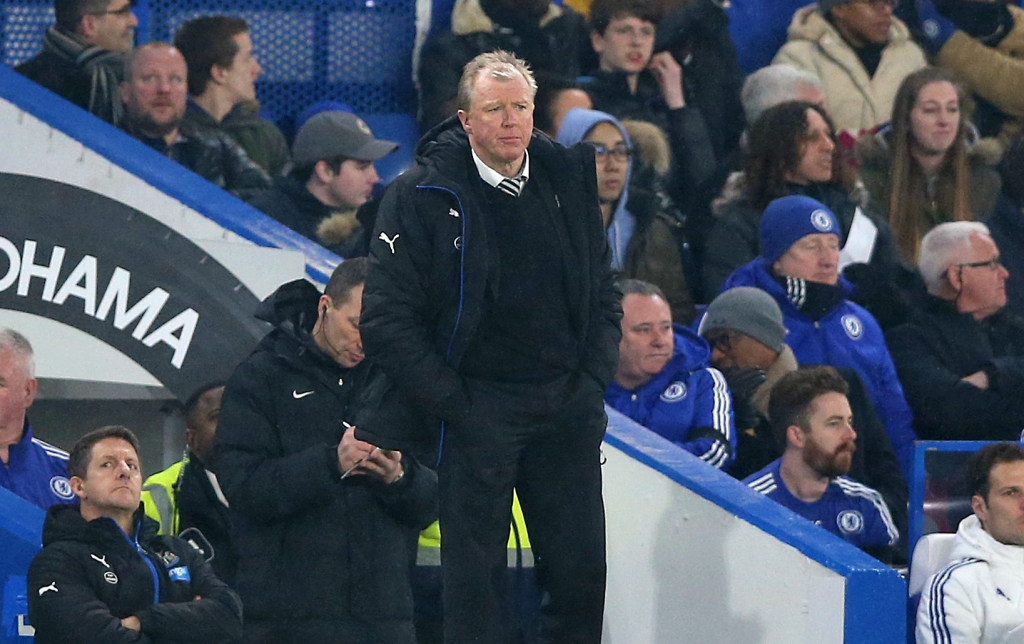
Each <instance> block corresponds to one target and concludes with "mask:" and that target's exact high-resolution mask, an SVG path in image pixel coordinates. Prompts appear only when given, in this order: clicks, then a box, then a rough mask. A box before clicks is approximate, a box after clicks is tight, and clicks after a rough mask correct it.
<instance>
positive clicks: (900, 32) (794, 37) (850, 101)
mask: <svg viewBox="0 0 1024 644" xmlns="http://www.w3.org/2000/svg"><path fill="white" fill-rule="evenodd" d="M895 5H896V0H818V3H817V5H810V6H807V7H804V8H803V9H800V10H799V11H797V12H796V14H795V15H794V16H793V22H792V23H791V24H790V26H789V40H788V42H786V44H785V45H783V46H782V49H780V50H779V53H778V54H776V55H775V59H774V60H773V61H772V63H788V64H790V65H793V66H794V67H799V68H801V69H806V70H807V71H809V72H812V73H814V74H815V75H816V76H817V77H818V78H820V79H821V81H822V82H823V83H824V85H825V97H826V100H827V103H828V111H829V113H830V114H831V115H832V119H833V120H834V121H835V124H836V128H837V129H839V130H850V131H852V132H853V133H854V134H856V133H858V132H859V131H860V130H865V129H870V128H873V127H874V126H876V125H878V124H879V123H885V122H886V121H888V120H889V118H890V117H891V116H892V103H893V100H894V99H895V98H896V90H897V89H898V88H899V86H900V83H902V82H903V79H904V78H906V77H907V75H908V74H910V73H911V72H913V71H916V70H918V69H920V68H922V67H924V66H925V65H926V64H927V62H926V61H925V57H924V52H923V51H922V50H921V48H920V47H918V46H917V45H916V44H915V43H914V41H913V40H911V38H910V31H909V30H908V29H907V26H906V25H905V24H903V22H902V21H901V20H900V19H899V18H897V17H895V16H894V15H893V13H892V12H893V7H894V6H895Z"/></svg>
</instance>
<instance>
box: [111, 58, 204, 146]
mask: <svg viewBox="0 0 1024 644" xmlns="http://www.w3.org/2000/svg"><path fill="white" fill-rule="evenodd" d="M187 94H188V68H187V66H186V65H185V59H184V58H183V57H182V55H181V53H180V52H179V51H178V50H177V49H174V48H172V47H149V48H146V49H144V50H143V51H141V52H139V54H138V56H136V58H135V62H134V64H133V66H132V75H131V79H130V80H127V81H125V82H124V83H121V98H122V99H123V100H124V103H125V108H126V111H127V114H128V119H129V121H130V122H131V123H132V124H133V125H134V126H135V127H136V128H138V129H139V130H140V131H142V132H143V133H144V134H147V135H149V136H166V135H167V134H170V133H171V132H173V131H174V130H175V129H177V127H178V125H179V124H180V123H181V119H182V117H184V116H185V98H186V96H187Z"/></svg>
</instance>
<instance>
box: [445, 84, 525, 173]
mask: <svg viewBox="0 0 1024 644" xmlns="http://www.w3.org/2000/svg"><path fill="white" fill-rule="evenodd" d="M532 94H533V92H532V91H531V90H530V86H529V85H528V84H527V82H526V79H525V78H523V77H522V75H521V74H515V75H513V77H512V78H508V79H506V78H500V79H499V78H494V77H493V76H491V74H490V72H488V71H487V70H484V71H482V72H481V73H480V74H479V75H478V76H477V77H476V81H475V82H474V84H473V93H472V99H471V102H470V106H469V110H468V111H463V110H459V120H460V121H461V122H462V127H463V129H465V130H466V134H467V135H468V136H469V142H470V145H472V146H473V150H474V151H475V152H476V153H477V156H479V157H480V159H481V160H482V161H483V162H484V163H485V164H486V165H487V166H488V167H490V168H492V169H495V170H498V171H499V172H500V171H501V168H507V167H508V166H510V165H513V164H515V163H517V162H520V161H521V160H522V159H523V155H524V154H525V153H526V146H528V145H529V144H530V137H531V136H533V95H532ZM517 169H518V168H517Z"/></svg>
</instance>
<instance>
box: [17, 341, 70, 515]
mask: <svg viewBox="0 0 1024 644" xmlns="http://www.w3.org/2000/svg"><path fill="white" fill-rule="evenodd" d="M38 387H39V385H38V383H37V382H36V378H35V360H34V358H33V353H32V345H31V344H29V341H28V339H26V338H25V336H23V335H21V334H20V333H18V332H17V331H14V330H13V329H0V487H2V488H5V489H7V490H10V491H11V492H13V493H14V494H17V495H18V496H20V497H21V498H23V499H25V500H27V501H30V502H31V503H34V504H36V505H38V506H39V507H41V508H43V509H44V510H45V509H46V508H48V507H50V506H51V505H56V504H58V503H70V502H71V501H73V500H74V498H75V495H74V493H73V492H72V491H71V483H70V481H69V480H68V472H67V469H68V453H67V452H65V451H64V450H62V449H60V448H58V447H55V446H53V445H50V444H49V443H45V442H43V441H41V440H39V439H38V438H36V437H35V436H33V434H32V426H31V425H30V424H29V422H28V418H27V417H26V412H27V411H28V408H29V407H30V406H32V403H33V402H34V401H35V398H36V389H37V388H38Z"/></svg>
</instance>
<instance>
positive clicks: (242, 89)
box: [216, 33, 263, 105]
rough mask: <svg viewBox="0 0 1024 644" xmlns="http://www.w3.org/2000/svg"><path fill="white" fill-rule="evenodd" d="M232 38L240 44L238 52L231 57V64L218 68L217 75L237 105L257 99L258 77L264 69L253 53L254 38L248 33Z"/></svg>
mask: <svg viewBox="0 0 1024 644" xmlns="http://www.w3.org/2000/svg"><path fill="white" fill-rule="evenodd" d="M232 40H234V41H235V44H236V45H238V52H237V53H236V54H235V57H234V58H232V59H231V66H230V67H228V68H227V69H223V68H218V70H217V72H216V75H217V77H218V80H219V82H220V83H221V84H222V85H223V86H224V88H225V89H226V90H227V91H228V93H229V94H230V96H231V98H232V99H233V100H234V102H235V104H236V105H237V104H238V103H241V102H242V101H252V100H255V99H256V79H257V78H259V76H260V73H261V72H262V71H263V69H262V68H261V67H260V64H259V62H257V61H256V56H254V55H253V53H252V38H251V37H250V36H249V34H248V33H241V34H235V35H234V36H233V37H232Z"/></svg>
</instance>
